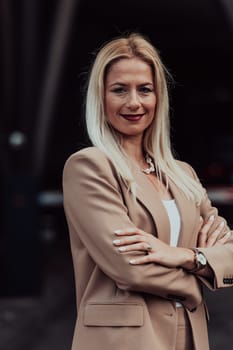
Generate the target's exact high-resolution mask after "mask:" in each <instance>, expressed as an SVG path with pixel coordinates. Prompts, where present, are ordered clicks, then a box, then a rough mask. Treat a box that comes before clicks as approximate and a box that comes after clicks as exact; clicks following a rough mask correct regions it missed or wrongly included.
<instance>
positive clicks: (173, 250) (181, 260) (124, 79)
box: [104, 58, 229, 278]
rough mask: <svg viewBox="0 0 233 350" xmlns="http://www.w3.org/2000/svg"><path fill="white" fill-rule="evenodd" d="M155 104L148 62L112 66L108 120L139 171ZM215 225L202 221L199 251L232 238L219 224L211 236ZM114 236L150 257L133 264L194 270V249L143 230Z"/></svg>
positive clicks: (124, 247) (165, 195) (162, 190)
mask: <svg viewBox="0 0 233 350" xmlns="http://www.w3.org/2000/svg"><path fill="white" fill-rule="evenodd" d="M156 101H157V97H156V86H155V82H154V79H153V74H152V69H151V67H150V66H149V65H148V64H147V63H146V62H144V61H142V60H141V59H139V58H131V59H120V60H118V61H117V62H115V63H113V64H112V66H111V67H110V68H109V70H108V72H107V76H106V80H105V100H104V105H105V113H106V117H107V120H108V122H109V123H110V124H111V126H112V127H113V128H114V129H115V130H116V131H117V133H118V135H119V137H120V139H121V144H122V146H123V148H124V150H125V151H126V153H127V154H128V155H129V156H130V158H131V159H132V160H133V161H134V162H135V163H137V164H138V166H139V167H140V168H146V167H147V164H146V163H145V159H144V152H143V146H142V145H143V135H144V131H145V130H146V129H147V128H148V127H149V126H150V124H151V123H152V121H153V119H154V115H155V110H156ZM145 176H148V175H145ZM148 177H149V179H150V180H151V181H152V183H153V184H154V186H155V190H156V191H157V192H158V193H159V194H160V196H161V199H170V198H171V194H170V192H169V191H168V190H167V189H166V187H165V186H164V184H161V182H160V181H158V179H157V178H156V176H155V174H153V173H152V174H150V175H149V176H148ZM213 223H214V217H213V216H211V217H210V218H209V219H208V220H207V222H204V221H203V219H202V218H200V230H199V232H200V233H199V238H198V246H199V247H209V246H213V245H216V244H224V243H225V242H226V241H227V239H228V238H229V234H226V235H225V236H224V237H223V238H219V237H221V233H222V232H223V229H224V223H223V224H220V225H219V227H217V229H216V230H215V231H214V232H213V233H212V234H211V235H210V236H209V235H208V232H209V231H210V229H211V226H212V225H213ZM114 233H115V235H116V236H117V239H114V241H113V244H114V246H116V248H117V249H118V250H119V252H124V253H125V252H129V251H142V252H146V253H147V254H146V255H145V254H143V255H142V256H139V257H138V258H137V259H135V260H131V261H129V263H131V264H134V265H137V264H145V263H148V262H154V263H159V264H162V265H164V266H167V267H183V268H185V269H187V270H191V269H193V268H194V267H195V259H194V252H193V251H192V250H191V249H187V248H182V247H171V246H169V245H167V244H166V243H164V242H163V241H161V240H159V239H158V238H156V237H155V236H153V235H151V234H149V233H147V232H145V231H143V230H140V229H131V228H130V229H129V228H125V229H119V230H116V231H115V232H114ZM198 274H199V275H202V276H206V277H210V278H211V276H212V271H211V270H210V269H209V267H208V265H207V267H206V268H205V269H203V270H201V271H199V272H198Z"/></svg>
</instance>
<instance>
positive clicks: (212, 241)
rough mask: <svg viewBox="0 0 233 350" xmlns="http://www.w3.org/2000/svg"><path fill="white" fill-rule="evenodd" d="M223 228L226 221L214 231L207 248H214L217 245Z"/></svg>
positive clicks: (208, 240)
mask: <svg viewBox="0 0 233 350" xmlns="http://www.w3.org/2000/svg"><path fill="white" fill-rule="evenodd" d="M223 228H224V221H222V222H220V224H219V225H218V227H217V228H216V230H214V232H212V233H211V235H209V237H208V239H207V242H206V247H212V246H213V245H214V244H215V243H216V241H217V240H218V237H219V235H220V234H221V232H222V230H223Z"/></svg>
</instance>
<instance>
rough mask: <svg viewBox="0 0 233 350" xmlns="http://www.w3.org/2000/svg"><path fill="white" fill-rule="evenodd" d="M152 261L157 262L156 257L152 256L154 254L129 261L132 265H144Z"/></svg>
mask: <svg viewBox="0 0 233 350" xmlns="http://www.w3.org/2000/svg"><path fill="white" fill-rule="evenodd" d="M153 255H154V254H153ZM151 262H155V257H152V254H149V255H145V256H142V257H140V258H137V259H131V260H130V261H129V263H130V264H131V265H142V264H149V263H151Z"/></svg>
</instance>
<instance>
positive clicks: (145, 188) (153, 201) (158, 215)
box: [134, 168, 170, 244]
mask: <svg viewBox="0 0 233 350" xmlns="http://www.w3.org/2000/svg"><path fill="white" fill-rule="evenodd" d="M134 177H135V180H136V182H137V193H136V196H137V199H138V200H139V201H140V202H141V204H143V205H144V206H145V207H146V208H147V210H148V211H149V212H150V214H151V216H152V218H153V220H154V223H155V226H156V228H157V234H158V238H159V239H161V240H162V241H164V242H165V243H167V244H170V223H169V218H168V215H167V212H166V209H165V208H164V206H163V203H162V201H161V199H160V197H159V195H158V194H157V193H156V190H155V188H154V186H153V184H152V183H151V181H150V180H149V179H147V177H146V175H145V174H143V173H142V172H141V171H140V170H138V169H137V168H135V169H134Z"/></svg>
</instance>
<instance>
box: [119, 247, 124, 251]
mask: <svg viewBox="0 0 233 350" xmlns="http://www.w3.org/2000/svg"><path fill="white" fill-rule="evenodd" d="M118 250H119V251H120V252H124V251H126V248H125V247H120V248H118Z"/></svg>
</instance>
